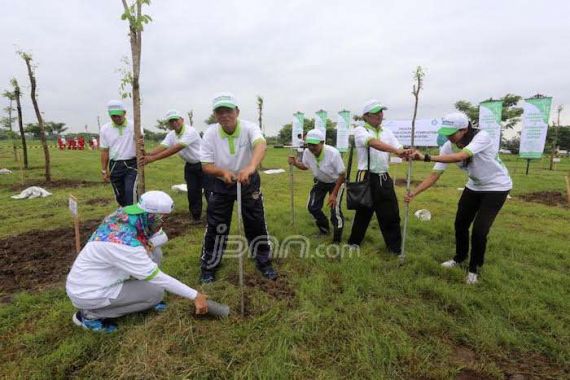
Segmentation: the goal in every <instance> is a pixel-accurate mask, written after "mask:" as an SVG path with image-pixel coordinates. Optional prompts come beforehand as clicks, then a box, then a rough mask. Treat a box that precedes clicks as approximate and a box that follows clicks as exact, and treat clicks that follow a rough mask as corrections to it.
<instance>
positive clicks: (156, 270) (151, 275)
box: [144, 267, 160, 281]
mask: <svg viewBox="0 0 570 380" xmlns="http://www.w3.org/2000/svg"><path fill="white" fill-rule="evenodd" d="M158 273H160V269H158V267H156V268H155V269H154V270H153V271H152V273H151V274H150V275H148V276H147V278H145V279H144V280H145V281H150V280H152V279H153V278H155V277H156V275H157V274H158Z"/></svg>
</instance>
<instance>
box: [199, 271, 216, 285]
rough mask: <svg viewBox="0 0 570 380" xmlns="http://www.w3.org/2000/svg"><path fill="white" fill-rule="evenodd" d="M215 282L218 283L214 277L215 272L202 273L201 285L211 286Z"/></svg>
mask: <svg viewBox="0 0 570 380" xmlns="http://www.w3.org/2000/svg"><path fill="white" fill-rule="evenodd" d="M214 281H216V276H215V275H214V272H210V271H205V270H203V271H202V273H200V283H201V284H211V283H213V282H214Z"/></svg>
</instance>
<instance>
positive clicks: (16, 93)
mask: <svg viewBox="0 0 570 380" xmlns="http://www.w3.org/2000/svg"><path fill="white" fill-rule="evenodd" d="M10 83H11V84H12V87H13V88H14V99H15V100H16V111H17V112H18V129H19V130H20V138H21V139H22V152H23V153H24V168H25V169H28V146H27V145H26V134H25V133H24V122H23V120H22V103H21V101H20V97H21V92H20V85H19V84H18V81H17V80H16V78H12V80H10Z"/></svg>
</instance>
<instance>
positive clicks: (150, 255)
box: [66, 191, 208, 332]
mask: <svg viewBox="0 0 570 380" xmlns="http://www.w3.org/2000/svg"><path fill="white" fill-rule="evenodd" d="M173 205H174V202H173V200H172V198H170V196H169V195H168V194H166V193H164V192H162V191H149V192H146V193H145V194H143V195H142V196H141V199H140V201H139V202H138V203H137V204H134V205H131V206H127V207H124V208H119V209H117V210H116V211H115V212H114V213H112V214H111V215H109V216H107V217H106V218H105V220H104V221H103V223H102V224H101V225H100V226H99V227H98V228H97V230H96V231H95V232H94V233H93V235H92V236H91V238H90V239H89V241H88V242H87V244H86V245H85V247H83V249H82V250H81V252H80V253H79V255H78V256H77V258H76V259H75V262H74V263H73V266H72V268H71V271H70V272H69V274H68V276H67V283H66V291H67V295H68V296H69V298H70V299H71V302H72V303H73V305H74V306H75V307H76V308H77V309H79V311H77V312H76V313H74V314H73V318H72V320H73V322H74V323H75V324H76V325H77V326H80V327H83V328H85V329H88V330H93V331H105V332H113V331H115V330H116V328H117V326H116V324H115V323H113V322H112V321H109V318H118V317H121V316H123V315H126V314H130V313H135V312H139V311H143V310H147V309H153V308H154V309H155V310H157V311H161V310H164V308H165V307H166V304H165V303H164V302H162V299H163V297H164V291H165V290H166V291H168V292H170V293H174V294H177V295H179V296H181V297H184V298H188V299H191V300H193V301H194V305H195V306H196V313H197V314H204V313H206V312H207V311H208V308H207V305H206V296H205V295H203V294H200V293H198V292H197V291H196V290H194V289H192V288H190V287H189V286H187V285H185V284H183V283H182V282H180V281H178V280H176V279H175V278H173V277H170V276H169V275H167V274H166V273H164V272H162V271H161V270H160V269H159V268H158V266H159V264H160V259H161V257H162V252H161V249H160V245H162V244H164V243H165V242H166V240H168V239H167V237H166V234H165V233H164V232H163V231H162V225H163V223H164V219H165V218H166V216H167V215H168V214H170V212H171V211H172V208H173Z"/></svg>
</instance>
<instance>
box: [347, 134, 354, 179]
mask: <svg viewBox="0 0 570 380" xmlns="http://www.w3.org/2000/svg"><path fill="white" fill-rule="evenodd" d="M353 151H354V138H353V139H352V141H351V144H350V152H349V153H348V169H347V170H346V182H350V170H351V169H352V152H353Z"/></svg>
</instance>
